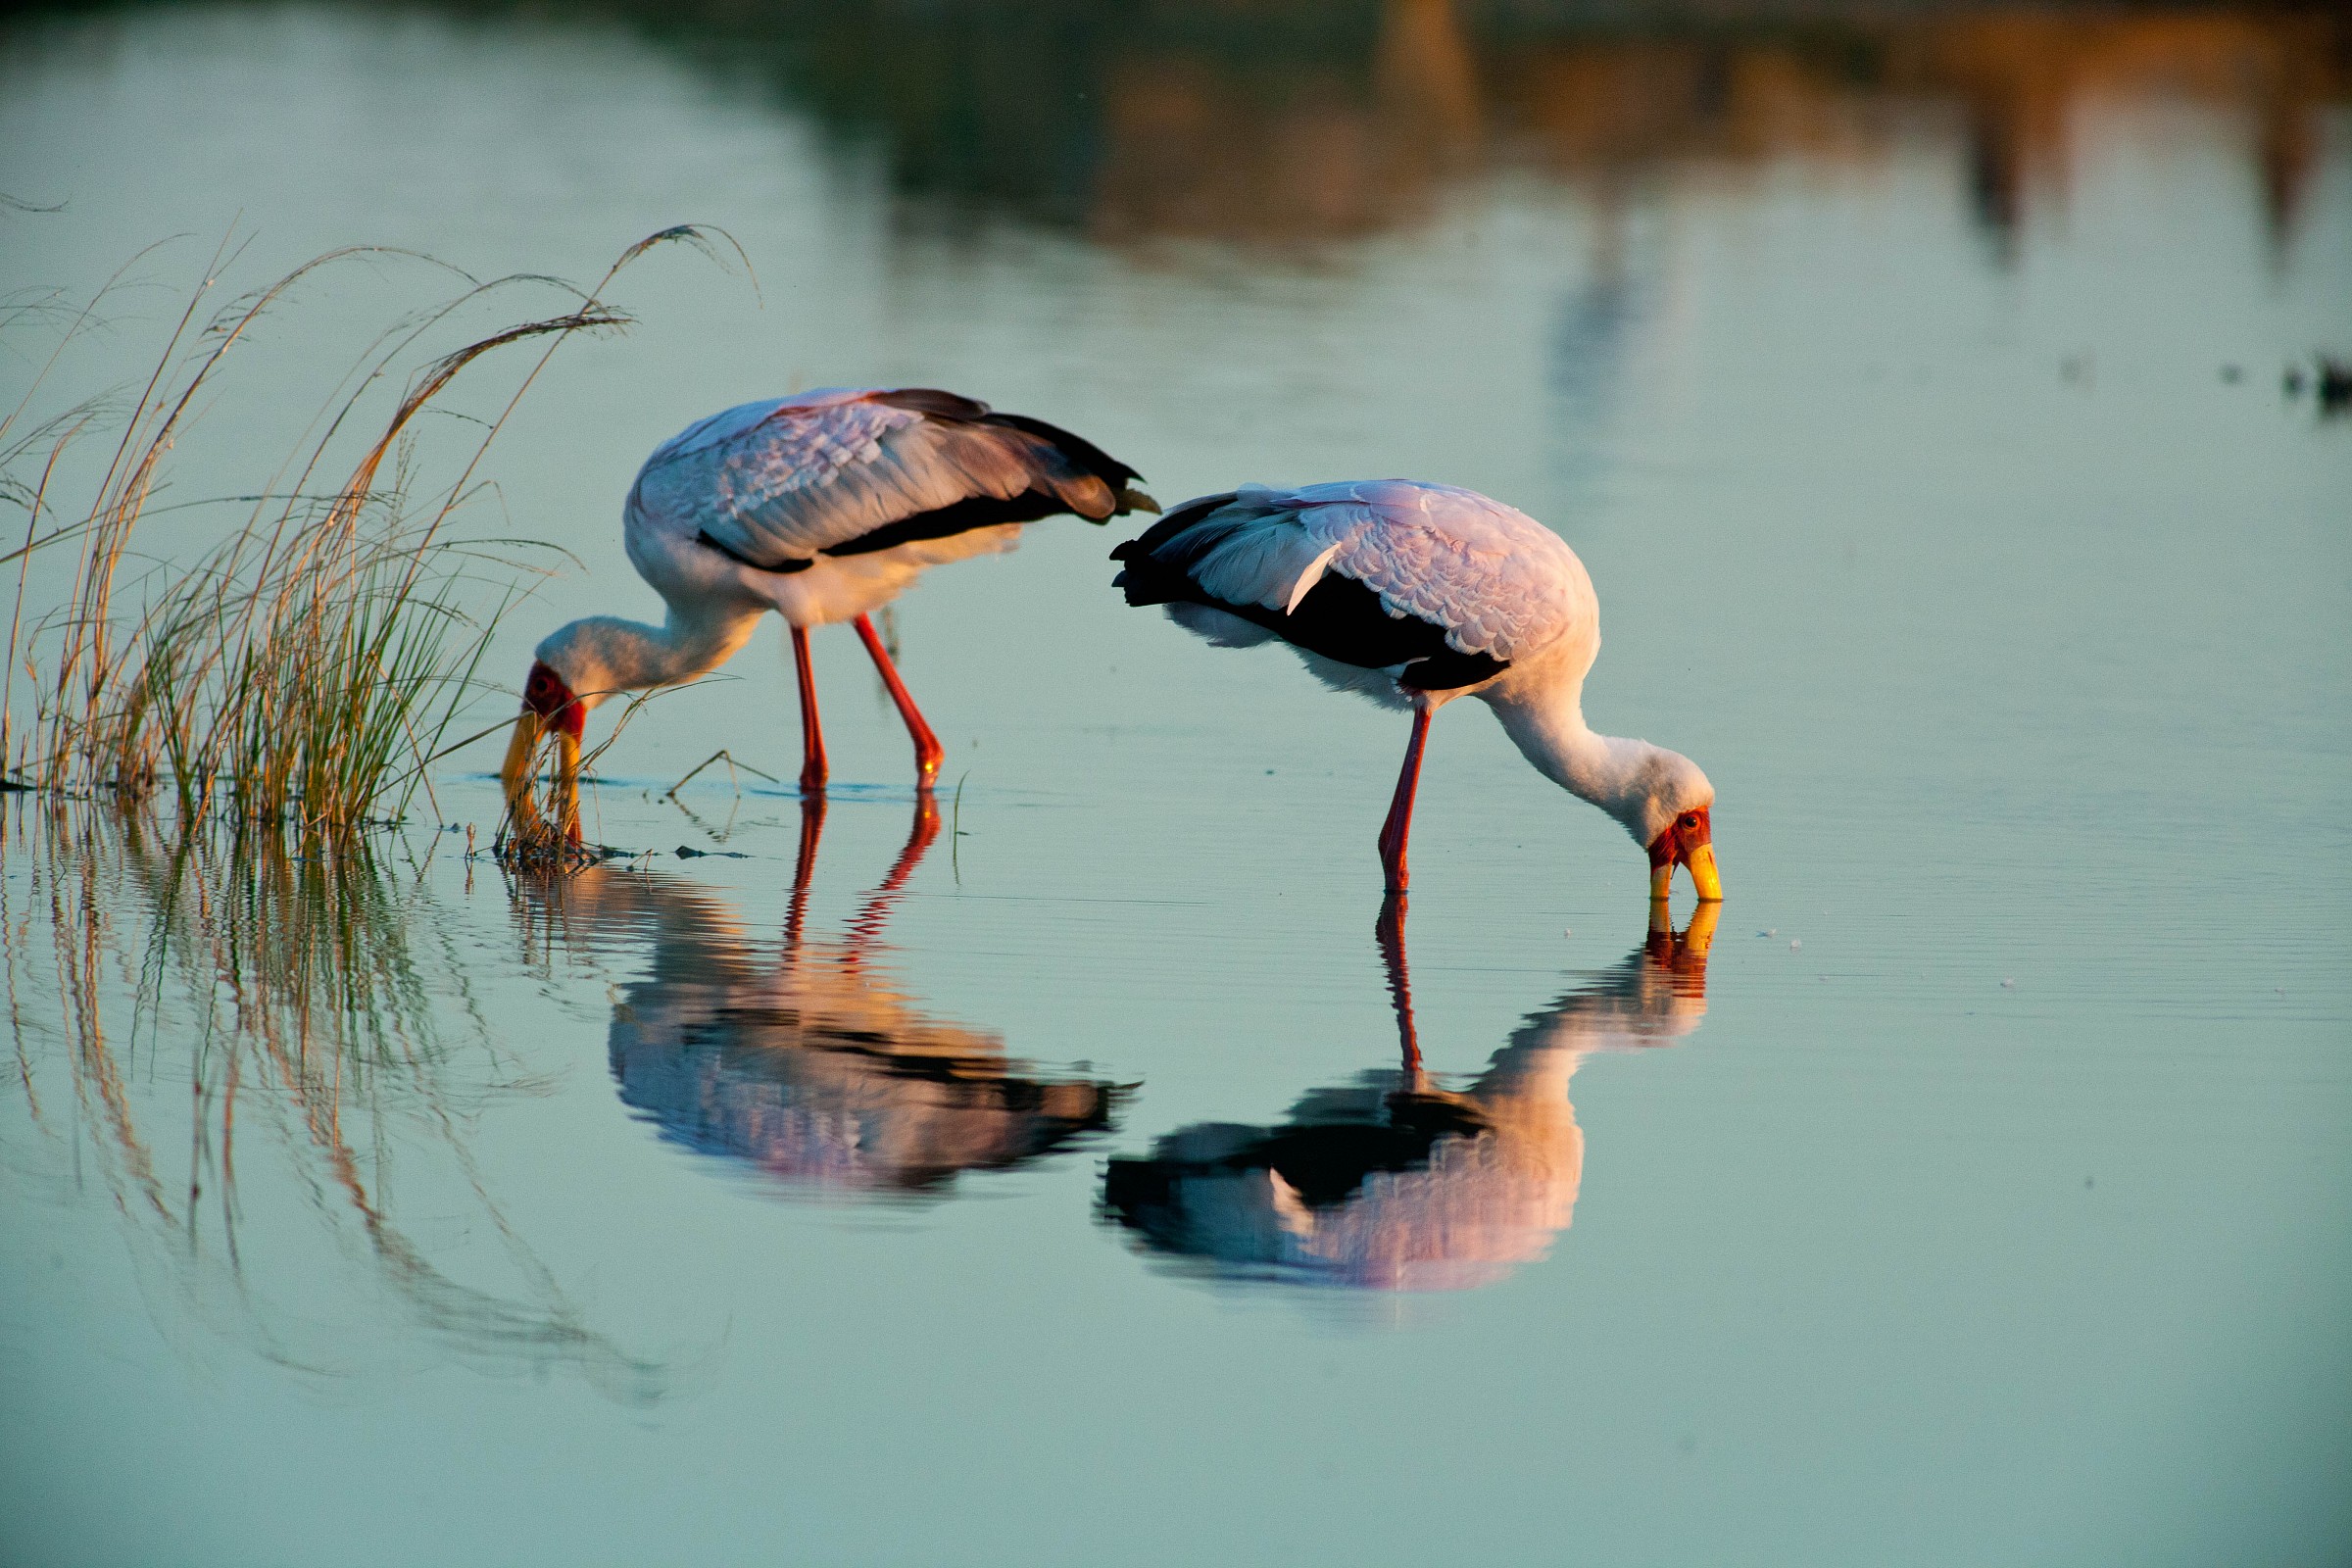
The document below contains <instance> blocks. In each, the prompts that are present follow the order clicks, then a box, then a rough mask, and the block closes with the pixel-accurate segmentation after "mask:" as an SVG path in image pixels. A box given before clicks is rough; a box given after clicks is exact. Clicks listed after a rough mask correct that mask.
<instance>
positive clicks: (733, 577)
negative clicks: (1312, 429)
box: [505, 387, 1158, 831]
mask: <svg viewBox="0 0 2352 1568" xmlns="http://www.w3.org/2000/svg"><path fill="white" fill-rule="evenodd" d="M1138 477H1140V475H1138V474H1137V473H1136V471H1135V470H1134V469H1133V468H1130V467H1128V466H1126V465H1125V464H1123V463H1120V462H1119V461H1118V460H1117V459H1115V458H1113V457H1111V456H1110V455H1109V454H1107V453H1105V452H1103V450H1102V449H1101V448H1099V447H1097V446H1095V445H1094V444H1092V443H1091V442H1088V441H1084V440H1081V439H1080V438H1079V437H1077V436H1074V435H1072V434H1070V433H1069V432H1068V431H1066V430H1061V429H1057V428H1055V427H1054V426H1053V425H1050V424H1047V423H1045V422H1044V421H1043V420H1039V419H1032V418H1027V417H1023V416H1021V415H1017V414H998V413H995V412H993V411H992V410H991V409H990V408H989V407H988V405H987V404H985V403H978V402H975V401H973V400H972V399H970V398H965V397H959V396H957V395H956V394H955V393H953V392H942V391H938V390H936V389H933V388H925V387H910V388H902V389H899V390H875V389H862V390H860V389H845V388H838V387H835V388H826V389H823V390H820V391H815V392H804V393H801V394H799V395H798V396H795V397H789V398H775V399H770V400H768V401H766V402H761V403H746V404H744V405H742V406H741V407H739V408H733V409H729V410H727V411H725V412H724V413H722V414H714V415H712V416H711V417H709V418H707V419H703V420H701V421H699V422H697V423H695V424H693V425H690V426H688V427H687V428H686V429H685V430H683V431H681V432H680V433H679V434H677V435H675V436H673V437H671V438H670V439H669V440H667V441H664V442H663V443H662V445H661V446H660V447H658V448H656V449H655V451H654V455H653V456H652V457H650V458H648V459H647V460H646V462H645V466H644V467H643V468H641V469H640V470H639V471H638V474H637V480H636V483H635V484H633V485H631V486H630V489H629V497H628V503H627V506H626V507H625V509H624V512H623V525H622V526H623V534H622V537H623V543H624V544H625V546H626V548H627V550H628V556H629V564H631V565H632V566H634V567H636V568H637V574H638V575H639V576H640V577H643V578H644V579H645V580H646V582H647V583H648V584H649V585H650V586H651V587H652V588H653V590H654V591H655V592H656V593H658V594H660V595H661V596H662V603H663V604H664V605H665V606H666V607H667V611H668V614H667V616H666V618H665V619H664V621H663V623H662V625H659V626H649V625H644V624H641V623H639V622H636V621H630V620H621V619H617V618H615V617H613V616H609V615H596V616H591V617H589V618H587V619H585V620H575V621H573V622H571V623H570V624H569V625H567V626H564V627H563V628H562V629H560V630H559V631H557V632H555V633H554V634H553V635H551V636H550V637H548V638H547V639H546V640H545V641H544V642H542V643H540V645H539V647H538V650H537V654H536V660H537V662H535V663H534V664H533V665H532V666H531V672H530V677H529V679H528V681H527V682H526V683H525V686H524V688H523V711H522V714H521V716H520V717H519V718H518V719H517V720H516V722H515V738H514V743H513V745H512V746H511V747H510V749H509V752H508V759H507V766H506V769H505V776H506V779H507V787H508V792H509V795H510V797H511V798H512V799H515V801H516V802H517V803H518V804H519V803H520V802H521V800H522V794H521V790H522V784H523V781H524V780H525V779H526V778H527V776H528V773H529V771H530V767H531V763H532V760H533V757H534V755H535V751H536V748H537V745H538V742H539V740H540V737H541V735H542V733H543V732H545V731H548V730H552V731H554V732H555V734H556V735H557V737H558V743H559V772H560V774H562V775H563V776H564V781H565V782H564V794H565V796H566V798H568V795H569V783H568V780H569V778H570V777H571V775H572V774H574V773H575V772H576V769H577V766H578V757H579V737H580V731H581V726H582V722H583V720H584V719H585V717H586V715H587V712H588V710H590V709H591V708H594V707H595V706H596V705H597V704H598V703H600V702H602V701H604V700H605V699H606V698H608V697H612V696H615V695H617V694H620V693H624V692H633V691H644V690H648V689H650V688H653V687H657V686H669V685H675V684H677V683H679V682H681V681H687V680H692V679H694V678H695V677H696V676H698V675H702V674H704V673H706V672H708V671H710V670H711V669H714V668H716V667H717V666H718V665H719V664H721V663H723V662H725V661H726V660H727V659H728V658H730V657H731V656H733V655H734V653H735V652H736V651H737V650H738V649H740V648H741V647H742V646H743V645H744V643H745V642H747V641H749V640H750V638H751V635H752V632H753V631H754V629H755V628H757V627H758V625H759V623H760V617H761V616H762V615H764V614H766V613H769V612H770V611H773V612H774V613H777V614H779V615H782V616H783V617H784V620H785V623H786V624H787V625H788V626H790V627H791V628H792V643H793V655H794V661H795V663H796V665H797V666H798V671H799V676H800V696H801V728H802V742H803V756H804V760H803V764H802V769H801V786H802V788H803V789H804V790H805V791H809V792H814V791H817V790H821V789H823V788H824V785H825V779H826V774H827V768H826V763H825V752H824V734H823V730H822V728H821V727H820V725H819V724H818V721H817V712H816V688H815V683H814V680H813V677H812V675H811V672H810V669H809V636H808V634H809V628H810V627H812V626H821V625H825V624H828V623H831V622H834V621H842V620H846V621H850V622H852V623H853V624H855V625H856V627H857V629H858V636H859V638H860V639H861V640H862V641H863V642H864V644H865V647H866V651H867V652H868V653H869V654H871V655H872V656H873V660H874V663H875V666H876V668H878V669H879V670H880V671H881V673H882V679H883V681H884V683H885V684H886V685H887V686H888V687H889V689H890V693H891V696H892V698H893V699H894V700H895V701H896V702H897V704H898V708H899V711H900V714H901V716H902V717H904V718H905V720H906V722H907V733H908V734H909V735H910V736H911V737H912V739H913V741H914V747H915V767H916V776H917V783H918V785H920V786H923V787H928V786H929V785H930V783H931V781H932V779H933V778H934V776H935V775H936V774H937V773H938V770H939V763H940V760H941V757H942V752H941V748H940V745H939V741H938V739H937V738H936V737H935V736H933V734H932V733H931V728H930V726H929V725H928V724H926V723H925V722H924V721H923V716H922V713H921V712H920V711H918V710H917V709H916V708H915V706H914V700H913V699H912V698H911V697H910V696H908V695H907V688H906V685H905V683H904V682H902V681H901V680H900V679H899V675H898V671H897V669H896V668H894V667H893V665H892V663H891V661H890V656H889V655H888V654H887V653H886V652H885V651H884V649H883V646H882V641H881V638H880V637H879V636H877V635H876V634H875V632H874V629H873V624H872V622H871V621H870V620H869V619H868V618H867V617H868V616H869V615H870V614H871V613H872V612H874V611H876V610H878V609H880V608H881V607H882V606H884V605H886V604H888V603H889V602H890V601H891V600H893V599H895V598H897V597H898V595H899V594H900V593H901V592H903V591H904V590H905V589H906V588H907V585H908V584H910V583H912V582H913V581H914V579H915V578H916V577H917V576H919V575H920V574H921V573H922V572H923V570H924V569H925V568H926V567H930V566H936V565H940V564H945V563H947V562H952V561H961V560H964V559H966V558H967V557H971V556H979V555H991V554H995V553H997V552H1000V551H1005V550H1010V549H1011V548H1012V547H1013V545H1014V544H1015V543H1016V542H1017V541H1018V539H1019V536H1020V531H1021V528H1022V526H1023V525H1024V524H1026V523H1030V522H1034V521H1036V520H1037V519H1039V518H1041V517H1049V516H1053V515H1055V514H1057V513H1065V512H1066V513H1074V514H1076V515H1079V516H1082V517H1085V518H1087V519H1088V520H1089V521H1092V522H1098V523H1099V522H1103V521H1105V520H1106V519H1108V518H1110V517H1112V516H1114V515H1119V514H1122V513H1126V512H1129V511H1132V510H1135V509H1137V508H1139V507H1140V508H1143V509H1146V510H1149V511H1157V510H1158V509H1157V507H1155V506H1154V505H1153V504H1152V499H1151V498H1150V497H1149V496H1147V495H1145V494H1143V492H1141V491H1139V490H1137V489H1135V488H1134V486H1133V484H1132V482H1131V481H1133V480H1135V479H1137V478H1138ZM573 826H574V830H575V831H576V822H575V823H574V824H573Z"/></svg>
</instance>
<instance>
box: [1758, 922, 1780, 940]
mask: <svg viewBox="0 0 2352 1568" xmlns="http://www.w3.org/2000/svg"><path fill="white" fill-rule="evenodd" d="M1780 934H1781V928H1780V927H1779V926H1777V925H1768V926H1766V927H1765V928H1764V929H1763V930H1761V931H1759V932H1757V933H1756V935H1758V936H1760V937H1777V936H1779V935H1780Z"/></svg>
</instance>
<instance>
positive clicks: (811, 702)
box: [792, 626, 826, 795]
mask: <svg viewBox="0 0 2352 1568" xmlns="http://www.w3.org/2000/svg"><path fill="white" fill-rule="evenodd" d="M792 662H793V663H794V665H796V666H797V667H798V669H799V672H800V677H801V793H802V794H803V795H822V794H823V793H824V791H825V778H826V771H825V731H824V726H823V725H822V724H820V723H818V722H817V717H816V671H815V669H814V668H812V667H811V666H810V665H809V633H808V632H807V631H806V630H805V629H804V628H802V627H799V626H795V627H793V628H792Z"/></svg>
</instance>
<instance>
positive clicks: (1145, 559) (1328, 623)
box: [1110, 479, 1723, 903]
mask: <svg viewBox="0 0 2352 1568" xmlns="http://www.w3.org/2000/svg"><path fill="white" fill-rule="evenodd" d="M1110 554H1111V559H1112V560H1113V561H1120V562H1124V563H1125V564H1126V569H1124V570H1123V571H1121V572H1120V573H1119V575H1118V576H1117V578H1116V579H1115V580H1114V586H1116V587H1120V588H1124V589H1125V590H1126V591H1127V602H1128V603H1129V604H1131V605H1164V606H1166V607H1167V612H1168V614H1169V615H1170V617H1171V618H1173V619H1174V620H1175V621H1176V622H1177V623H1178V624H1179V625H1181V626H1183V627H1184V628H1185V629H1186V630H1188V631H1192V632H1195V633H1198V634H1199V635H1201V636H1202V637H1205V638H1207V639H1208V640H1209V641H1210V642H1212V643H1215V644H1217V645H1218V646H1220V647H1227V648H1248V647H1252V646H1254V645H1256V644H1259V643H1264V642H1269V641H1273V640H1275V639H1280V640H1282V641H1284V642H1287V643H1289V644H1290V645H1291V646H1292V647H1293V648H1295V649H1297V650H1298V651H1299V656H1300V657H1301V658H1302V659H1304V660H1305V661H1306V664H1307V667H1308V668H1309V669H1311V670H1313V671H1314V673H1315V674H1316V675H1317V676H1319V677H1321V678H1322V680H1323V681H1324V682H1325V684H1327V685H1329V686H1332V687H1333V688H1335V689H1337V690H1340V691H1352V692H1356V693H1359V694H1361V695H1363V696H1366V697H1369V698H1372V699H1373V700H1374V701H1376V702H1380V703H1383V704H1385V705H1387V706H1389V707H1392V708H1399V709H1409V710H1411V711H1412V715H1413V733H1412V739H1411V741H1410V743H1409V744H1408V745H1407V746H1406V748H1405V753H1404V767H1403V770H1402V772H1401V773H1400V774H1399V775H1398V777H1397V793H1396V795H1395V797H1394V798H1393V800H1392V801H1391V803H1390V806H1389V817H1388V821H1387V823H1386V825H1384V826H1383V827H1382V828H1381V830H1380V858H1381V865H1382V868H1383V869H1384V871H1385V872H1386V873H1387V876H1388V886H1389V891H1390V892H1391V893H1401V892H1403V891H1404V889H1405V883H1406V876H1405V864H1404V848H1405V837H1406V835H1407V833H1408V832H1409V831H1410V829H1411V827H1412V819H1413V793H1414V790H1415V787H1416V786H1417V785H1418V784H1419V782H1420V778H1421V753H1422V749H1423V747H1424V746H1425V745H1426V744H1427V742H1428V739H1429V722H1430V718H1431V716H1432V715H1433V714H1435V713H1436V712H1437V711H1438V710H1439V709H1441V708H1443V707H1444V706H1446V704H1447V703H1449V702H1451V701H1453V700H1454V699H1455V698H1457V697H1476V698H1478V699H1479V700H1480V701H1482V702H1484V703H1485V704H1486V705H1487V706H1488V707H1489V708H1492V709H1493V710H1494V711H1495V717H1496V718H1498V719H1500V720H1501V721H1502V727H1503V730H1504V731H1505V732H1506V733H1507V734H1508V735H1509V736H1510V737H1511V739H1512V740H1513V741H1514V742H1516V743H1517V744H1518V747H1519V750H1520V751H1521V752H1522V753H1524V754H1525V755H1526V757H1527V760H1529V761H1530V762H1532V763H1534V764H1535V766H1536V770H1537V771H1538V772H1540V773H1542V774H1544V776H1545V777H1546V778H1549V779H1551V780H1552V781H1553V782H1554V783H1556V784H1558V785H1560V786H1561V787H1562V788H1563V789H1566V790H1567V791H1568V792H1569V793H1570V794H1572V795H1576V796H1579V797H1581V798H1582V799H1584V800H1588V801H1590V802H1592V803H1593V805H1594V806H1597V807H1599V808H1600V809H1602V810H1604V811H1606V812H1608V813H1609V815H1611V816H1613V817H1615V818H1616V819H1617V820H1618V821H1619V822H1620V823H1622V824H1624V826H1625V829H1626V831H1627V832H1629V833H1631V834H1632V835H1633V836H1634V841H1635V842H1636V843H1638V844H1640V845H1642V846H1643V847H1644V848H1645V849H1647V850H1648V852H1649V866H1650V884H1649V891H1650V896H1651V897H1652V898H1653V899H1656V898H1663V897H1665V896H1666V894H1667V892H1668V891H1669V890H1670V889H1671V887H1672V886H1673V882H1674V868H1675V867H1676V866H1678V865H1686V866H1689V867H1690V868H1691V881H1692V882H1693V883H1694V884H1695V885H1696V886H1697V888H1698V896H1699V898H1700V899H1701V900H1704V901H1707V902H1710V903H1712V902H1715V901H1718V900H1720V899H1722V897H1723V882H1722V879H1721V878H1720V877H1719V876H1718V875H1717V874H1716V870H1715V849H1714V843H1713V827H1712V820H1711V817H1712V812H1713V809H1714V805H1715V787H1714V786H1713V785H1712V784H1709V783H1708V782H1707V775H1706V774H1704V773H1702V772H1700V771H1699V768H1698V764H1697V763H1695V762H1693V761H1691V759H1689V758H1687V757H1684V756H1682V755H1681V754H1680V753H1676V752H1670V751H1667V750H1666V749H1665V748H1663V747H1659V746H1652V745H1650V744H1649V742H1647V741H1637V740H1619V739H1617V738H1615V737H1612V736H1607V735H1597V734H1594V733H1593V730H1592V729H1591V728H1590V727H1589V726H1588V725H1587V724H1586V723H1585V715H1584V706H1583V693H1584V685H1585V674H1586V672H1587V671H1589V670H1590V669H1591V668H1592V667H1593V656H1594V655H1595V654H1597V653H1598V652H1599V651H1600V606H1599V602H1598V600H1597V599H1596V598H1595V597H1594V595H1593V579H1592V578H1591V577H1589V576H1587V575H1586V573H1585V565H1584V563H1583V562H1581V561H1579V560H1577V559H1576V552H1575V551H1573V550H1571V549H1569V548H1568V546H1567V544H1566V543H1565V542H1563V541H1562V540H1561V538H1560V536H1559V535H1557V534H1555V533H1553V532H1552V531H1551V530H1550V529H1548V528H1546V527H1544V525H1543V524H1542V523H1540V522H1537V521H1536V520H1535V519H1534V518H1533V517H1530V516H1528V515H1526V514H1524V513H1521V512H1517V511H1514V510H1513V509H1512V508H1510V507H1506V506H1504V505H1503V504H1502V503H1500V502H1499V501H1492V500H1489V499H1488V498H1487V497H1485V496H1482V495H1480V494H1478V493H1477V492H1476V491H1472V490H1461V489H1456V488H1455V487H1453V486H1452V485H1443V484H1425V483H1421V482H1419V481H1416V480H1410V479H1376V480H1362V481H1353V482H1343V483H1338V484H1314V485H1306V486H1303V487H1301V488H1299V489H1296V490H1273V489H1268V488H1266V487H1265V486H1262V485H1245V486H1243V487H1242V488H1241V489H1239V490H1229V491H1226V492H1225V493H1223V494H1221V495H1212V496H1201V497H1200V498H1198V499H1197V500H1193V501H1188V502H1186V503H1184V505H1182V506H1180V507H1177V508H1176V509H1174V510H1173V511H1171V512H1169V513H1168V514H1167V515H1166V516H1164V517H1162V518H1161V519H1160V520H1159V521H1158V522H1156V523H1154V524H1153V525H1152V527H1151V529H1150V530H1149V531H1147V532H1146V533H1145V534H1144V535H1143V536H1142V537H1141V538H1138V539H1130V540H1129V541H1127V542H1126V543H1125V544H1122V545H1120V546H1119V547H1118V548H1117V549H1115V550H1113V551H1112V552H1111V553H1110Z"/></svg>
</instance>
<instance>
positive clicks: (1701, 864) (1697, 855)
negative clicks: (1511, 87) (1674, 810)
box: [1649, 806, 1723, 904]
mask: <svg viewBox="0 0 2352 1568" xmlns="http://www.w3.org/2000/svg"><path fill="white" fill-rule="evenodd" d="M1711 810H1712V808H1710V807H1705V806H1701V807H1696V808H1693V809H1691V810H1688V811H1685V812H1683V813H1682V814H1681V815H1679V816H1677V817H1676V818H1675V819H1674V820H1673V821H1671V822H1669V823H1667V824H1666V827H1665V829H1664V831H1662V832H1661V833H1659V834H1658V836H1657V837H1656V838H1654V839H1652V840H1651V841H1650V844H1649V896H1650V897H1651V898H1653V899H1662V898H1664V897H1666V895H1667V894H1668V893H1670V892H1671V891H1673V888H1674V868H1675V867H1676V866H1678V865H1687V866H1689V867H1690V868H1691V882H1692V884H1693V885H1695V886H1696V887H1697V889H1698V896H1699V898H1700V899H1702V900H1704V901H1706V902H1707V903H1710V904H1713V903H1719V902H1721V901H1722V898H1723V878H1722V877H1721V876H1719V875H1717V874H1716V870H1715V828H1714V824H1713V823H1712V822H1711V821H1710V820H1709V819H1708V813H1709V812H1710V811H1711Z"/></svg>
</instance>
